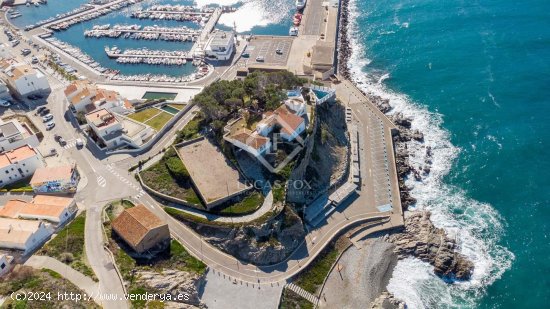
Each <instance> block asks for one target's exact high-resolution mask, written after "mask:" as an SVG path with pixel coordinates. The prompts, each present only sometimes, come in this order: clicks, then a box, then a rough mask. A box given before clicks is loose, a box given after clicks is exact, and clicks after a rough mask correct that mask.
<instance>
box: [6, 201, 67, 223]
mask: <svg viewBox="0 0 550 309" xmlns="http://www.w3.org/2000/svg"><path fill="white" fill-rule="evenodd" d="M76 210H77V207H76V203H75V200H74V199H73V198H70V197H61V196H50V195H37V196H35V197H34V199H33V200H32V201H31V202H26V201H23V200H17V199H14V200H9V201H7V202H6V204H5V205H4V206H3V207H0V217H3V218H12V219H30V220H46V221H49V222H52V223H55V224H63V223H65V221H67V220H68V219H69V218H71V216H72V214H73V213H75V212H76Z"/></svg>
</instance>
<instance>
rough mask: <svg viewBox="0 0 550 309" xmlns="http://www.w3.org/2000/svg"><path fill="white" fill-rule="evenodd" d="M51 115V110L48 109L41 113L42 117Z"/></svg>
mask: <svg viewBox="0 0 550 309" xmlns="http://www.w3.org/2000/svg"><path fill="white" fill-rule="evenodd" d="M49 113H50V109H49V108H46V109H45V110H43V111H41V112H40V116H46V115H47V114H49Z"/></svg>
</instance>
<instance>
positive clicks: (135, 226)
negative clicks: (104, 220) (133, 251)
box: [112, 205, 166, 247]
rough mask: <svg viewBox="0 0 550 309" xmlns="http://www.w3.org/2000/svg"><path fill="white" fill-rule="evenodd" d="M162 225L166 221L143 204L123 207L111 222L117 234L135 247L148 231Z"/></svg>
mask: <svg viewBox="0 0 550 309" xmlns="http://www.w3.org/2000/svg"><path fill="white" fill-rule="evenodd" d="M163 225H166V223H164V222H162V221H161V220H160V219H159V218H158V217H157V216H156V215H155V214H153V213H152V212H151V211H149V210H148V209H147V208H145V206H144V205H137V206H135V207H132V208H129V209H125V210H124V211H123V212H122V213H121V214H120V215H119V216H118V217H116V219H115V220H113V223H112V226H113V229H114V230H115V231H116V232H117V234H118V235H119V236H120V237H122V238H123V239H124V240H125V241H126V242H127V243H128V244H130V245H131V246H133V247H136V246H137V245H138V244H139V243H140V242H141V240H142V239H143V237H145V235H147V233H148V232H149V231H151V230H152V229H155V228H157V227H160V226H163Z"/></svg>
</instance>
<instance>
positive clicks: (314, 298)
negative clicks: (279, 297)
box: [285, 283, 319, 305]
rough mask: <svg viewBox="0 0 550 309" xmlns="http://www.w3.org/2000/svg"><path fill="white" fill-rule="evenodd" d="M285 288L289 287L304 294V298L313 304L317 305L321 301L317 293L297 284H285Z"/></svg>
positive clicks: (299, 293) (301, 294)
mask: <svg viewBox="0 0 550 309" xmlns="http://www.w3.org/2000/svg"><path fill="white" fill-rule="evenodd" d="M285 288H287V289H289V290H291V291H292V292H294V293H296V294H298V295H300V296H302V297H303V298H304V299H306V300H308V301H309V302H310V303H312V304H313V305H317V303H318V302H319V298H317V296H315V295H313V294H311V293H310V292H308V291H306V290H304V289H302V288H301V287H299V286H297V285H296V284H293V283H288V284H287V285H285Z"/></svg>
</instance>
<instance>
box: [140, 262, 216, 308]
mask: <svg viewBox="0 0 550 309" xmlns="http://www.w3.org/2000/svg"><path fill="white" fill-rule="evenodd" d="M137 275H138V278H139V279H138V281H140V282H141V283H144V284H146V285H148V286H150V287H152V288H153V289H155V290H156V291H160V293H163V294H170V295H171V296H172V297H177V295H184V298H185V300H184V301H183V303H182V302H165V307H164V308H206V306H205V305H204V304H203V303H201V301H200V294H201V290H202V288H203V286H204V284H205V280H204V277H205V276H204V275H198V274H194V273H190V272H185V271H178V270H163V271H162V272H160V273H159V272H155V271H140V272H138V273H137Z"/></svg>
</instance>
